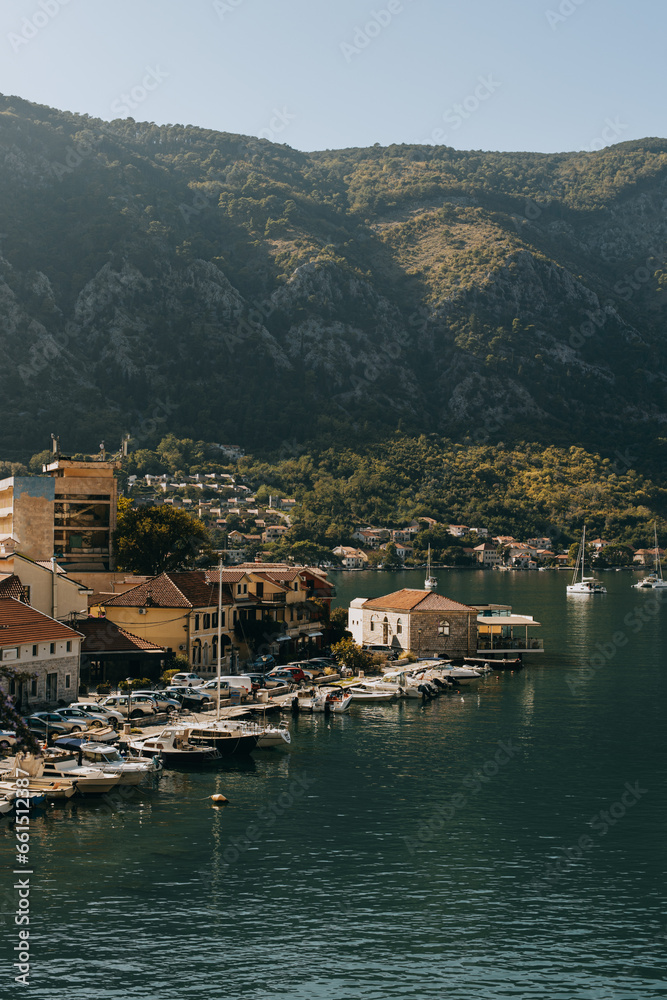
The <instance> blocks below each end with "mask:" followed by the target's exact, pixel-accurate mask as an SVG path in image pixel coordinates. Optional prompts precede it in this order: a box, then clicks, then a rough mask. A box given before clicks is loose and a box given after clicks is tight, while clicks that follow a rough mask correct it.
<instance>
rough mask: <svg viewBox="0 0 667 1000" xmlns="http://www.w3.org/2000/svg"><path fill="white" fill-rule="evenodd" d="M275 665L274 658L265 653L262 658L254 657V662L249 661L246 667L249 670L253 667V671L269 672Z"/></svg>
mask: <svg viewBox="0 0 667 1000" xmlns="http://www.w3.org/2000/svg"><path fill="white" fill-rule="evenodd" d="M275 665H276V658H275V656H272V655H271V654H270V653H265V654H264V656H256V657H255V659H254V660H250V662H249V663H248V667H250V668H251V669H252V668H253V667H254V668H255V670H263V671H264V672H266V671H267V670H271V669H272V668H273V667H275Z"/></svg>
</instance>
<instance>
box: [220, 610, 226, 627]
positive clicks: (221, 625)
mask: <svg viewBox="0 0 667 1000" xmlns="http://www.w3.org/2000/svg"><path fill="white" fill-rule="evenodd" d="M224 627H225V612H224V611H223V612H222V614H221V615H220V628H224Z"/></svg>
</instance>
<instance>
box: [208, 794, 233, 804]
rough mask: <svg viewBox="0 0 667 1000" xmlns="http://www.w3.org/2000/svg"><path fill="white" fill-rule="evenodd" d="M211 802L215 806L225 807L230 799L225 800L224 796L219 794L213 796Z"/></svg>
mask: <svg viewBox="0 0 667 1000" xmlns="http://www.w3.org/2000/svg"><path fill="white" fill-rule="evenodd" d="M211 802H212V803H213V805H214V806H224V805H227V803H228V802H229V799H227V798H225V796H224V795H220V794H218V795H212V796H211Z"/></svg>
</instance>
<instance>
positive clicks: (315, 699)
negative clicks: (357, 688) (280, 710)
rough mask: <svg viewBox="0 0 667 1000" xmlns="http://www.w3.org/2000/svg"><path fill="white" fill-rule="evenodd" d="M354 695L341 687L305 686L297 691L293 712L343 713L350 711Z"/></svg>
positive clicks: (292, 706)
mask: <svg viewBox="0 0 667 1000" xmlns="http://www.w3.org/2000/svg"><path fill="white" fill-rule="evenodd" d="M351 704H352V695H351V694H348V693H347V692H346V691H343V690H342V689H341V688H339V687H332V688H303V689H301V690H300V691H297V692H295V696H294V698H293V699H292V703H291V708H292V711H293V712H324V713H325V714H326V715H328V714H329V713H332V714H334V715H342V714H343V713H345V712H349V710H350V705H351Z"/></svg>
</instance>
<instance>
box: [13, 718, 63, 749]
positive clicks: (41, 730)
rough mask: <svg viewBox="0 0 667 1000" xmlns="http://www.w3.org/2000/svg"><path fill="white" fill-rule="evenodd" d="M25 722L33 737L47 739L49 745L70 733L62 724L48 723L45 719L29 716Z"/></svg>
mask: <svg viewBox="0 0 667 1000" xmlns="http://www.w3.org/2000/svg"><path fill="white" fill-rule="evenodd" d="M23 722H24V723H25V724H26V726H27V727H28V729H29V730H30V732H31V733H32V735H33V736H37V737H38V738H40V737H41V739H45V738H46V741H47V743H48V742H51V740H54V739H56V737H58V736H64V735H65V734H66V733H67V732H68V731H69V730H68V728H67V726H65V725H64V724H63V723H62V722H46V721H45V720H44V719H34V718H32V716H28V718H27V719H24V720H23Z"/></svg>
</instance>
